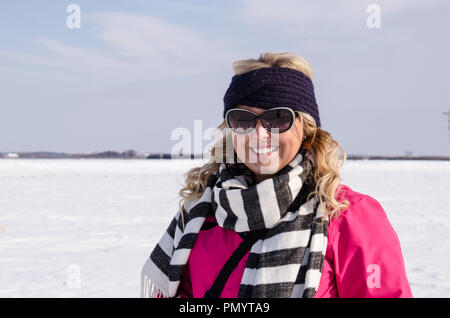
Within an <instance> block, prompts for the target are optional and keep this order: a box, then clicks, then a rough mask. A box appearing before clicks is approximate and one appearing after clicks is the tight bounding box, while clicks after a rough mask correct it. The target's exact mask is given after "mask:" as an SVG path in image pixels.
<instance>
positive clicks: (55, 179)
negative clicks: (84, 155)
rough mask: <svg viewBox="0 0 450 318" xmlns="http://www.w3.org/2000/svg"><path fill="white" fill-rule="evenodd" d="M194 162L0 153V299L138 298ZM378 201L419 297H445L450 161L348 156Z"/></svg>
mask: <svg viewBox="0 0 450 318" xmlns="http://www.w3.org/2000/svg"><path fill="white" fill-rule="evenodd" d="M201 162H202V161H200V160H185V161H184V160H173V161H170V160H154V161H153V160H97V159H88V160H66V159H59V160H58V159H55V160H52V159H48V160H39V159H34V160H33V159H30V160H27V159H2V160H0V297H139V293H140V269H141V267H142V265H143V263H144V262H145V260H146V258H147V257H148V255H149V252H150V250H151V249H152V247H153V245H154V244H155V243H156V242H157V241H158V240H159V238H160V236H161V235H162V233H163V231H164V230H165V229H166V227H167V225H168V222H169V221H170V220H171V219H172V217H173V215H174V214H175V213H176V211H177V208H178V197H177V192H178V191H179V189H180V186H181V183H182V181H183V176H182V175H183V173H184V172H185V171H187V170H188V169H189V168H190V167H193V166H197V165H200V164H201ZM342 176H343V180H342V183H344V184H346V185H348V186H350V187H351V188H353V190H355V191H357V192H361V193H365V194H368V195H370V196H372V197H374V198H375V199H377V200H378V201H379V202H380V203H381V205H382V206H383V208H384V209H385V211H386V213H387V215H388V217H389V220H390V222H391V224H392V225H393V227H394V229H395V230H396V231H397V234H398V236H399V238H400V242H401V244H402V250H403V253H404V258H405V263H406V270H407V275H408V278H409V281H410V283H411V287H412V291H413V294H414V296H415V297H450V162H443V161H436V162H433V161H347V162H346V164H345V166H344V168H343V170H342Z"/></svg>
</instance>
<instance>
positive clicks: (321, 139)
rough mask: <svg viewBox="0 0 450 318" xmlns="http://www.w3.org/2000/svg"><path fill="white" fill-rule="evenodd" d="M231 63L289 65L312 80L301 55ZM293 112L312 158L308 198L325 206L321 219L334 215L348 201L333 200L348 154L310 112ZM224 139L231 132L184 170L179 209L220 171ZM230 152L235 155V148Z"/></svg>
mask: <svg viewBox="0 0 450 318" xmlns="http://www.w3.org/2000/svg"><path fill="white" fill-rule="evenodd" d="M232 66H233V70H234V72H235V74H242V73H246V72H249V71H252V70H255V69H258V68H262V67H290V68H293V69H295V70H298V71H300V72H303V73H304V74H305V75H307V76H308V77H309V78H310V79H311V80H312V79H313V75H312V69H311V66H310V65H309V63H308V62H307V61H305V60H304V59H303V58H302V57H301V56H299V55H297V54H294V53H289V52H282V53H270V52H268V53H263V54H261V55H260V56H259V58H258V59H245V60H239V61H235V62H234V63H233V64H232ZM296 113H297V114H298V115H299V116H300V118H301V120H303V133H304V136H305V137H306V138H305V140H303V142H302V144H301V148H304V149H306V150H309V151H310V153H311V154H313V156H314V161H315V167H314V169H313V170H314V173H310V172H311V169H312V167H309V168H308V166H307V167H306V169H305V172H304V173H305V174H307V175H313V178H314V183H315V189H314V191H312V192H311V193H310V194H309V196H308V199H309V197H310V196H313V195H315V194H317V196H318V199H319V202H320V204H322V206H325V207H326V213H325V214H324V218H327V217H328V216H329V217H331V218H333V217H337V216H338V215H339V213H340V211H342V210H345V209H347V208H348V206H349V204H350V203H349V202H348V200H344V201H343V202H339V201H337V199H336V195H337V193H338V192H339V190H340V189H338V187H340V175H339V171H340V169H341V168H342V166H343V165H344V163H345V160H346V157H347V155H346V153H345V151H344V149H343V148H342V147H341V146H340V145H339V143H338V142H337V141H336V140H335V139H333V138H332V137H331V135H330V133H328V132H327V131H325V130H323V129H321V128H318V127H316V122H315V120H314V119H313V118H312V117H311V116H310V115H308V114H306V113H303V112H299V111H296ZM225 128H226V124H225V122H222V123H221V124H220V125H219V126H218V127H217V129H218V130H219V131H221V132H223V131H224V130H226V129H225ZM226 131H227V130H226ZM227 142H232V140H231V139H230V134H224V136H223V137H222V138H220V139H219V140H218V141H217V143H216V144H215V145H214V146H213V147H212V149H211V151H210V152H211V156H210V159H209V161H208V162H207V163H206V164H205V165H203V166H202V167H195V168H192V169H190V170H189V171H188V172H187V173H185V175H184V176H185V186H184V187H183V188H182V189H181V190H180V192H179V195H180V196H181V197H182V199H181V200H180V208H181V207H183V208H184V209H186V203H188V202H190V201H193V200H196V199H198V198H200V197H201V196H202V195H203V192H204V190H205V188H206V187H207V184H208V179H209V177H210V176H211V175H213V174H215V173H216V172H217V171H218V170H219V166H220V164H221V163H222V162H228V161H226V160H227V158H226V156H227V151H226V150H225V148H226V144H227ZM233 153H234V158H236V153H235V152H234V149H233ZM228 155H229V154H228Z"/></svg>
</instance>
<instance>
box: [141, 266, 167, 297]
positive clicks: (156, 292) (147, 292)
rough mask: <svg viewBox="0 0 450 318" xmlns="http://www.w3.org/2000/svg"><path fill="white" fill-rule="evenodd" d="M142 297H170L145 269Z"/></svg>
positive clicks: (142, 275)
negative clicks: (151, 278)
mask: <svg viewBox="0 0 450 318" xmlns="http://www.w3.org/2000/svg"><path fill="white" fill-rule="evenodd" d="M141 298H170V297H169V295H167V294H166V293H164V292H163V291H162V290H161V289H160V288H159V287H158V286H156V284H155V283H154V282H153V281H151V280H150V277H148V276H147V275H146V274H145V272H144V270H143V269H142V271H141Z"/></svg>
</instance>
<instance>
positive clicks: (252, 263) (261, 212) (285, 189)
mask: <svg viewBox="0 0 450 318" xmlns="http://www.w3.org/2000/svg"><path fill="white" fill-rule="evenodd" d="M304 159H305V160H304ZM307 164H310V165H311V166H312V167H313V166H314V158H313V157H312V156H311V154H310V153H309V152H307V151H304V150H301V151H300V152H299V153H298V154H297V155H296V157H295V158H294V159H293V160H292V161H291V162H290V163H289V164H288V165H287V166H286V167H284V168H283V169H281V170H280V171H279V172H278V173H277V174H276V175H275V176H274V177H272V178H269V179H266V180H264V181H262V182H260V183H258V184H253V181H252V180H253V177H252V175H251V174H249V173H248V171H249V169H248V168H247V169H245V168H242V166H243V164H235V165H232V166H228V165H226V164H221V166H220V168H219V172H218V173H216V174H215V175H213V176H212V177H211V178H210V179H209V182H208V186H207V188H206V189H205V191H204V193H203V195H202V196H201V198H199V199H197V200H194V201H190V202H188V203H187V204H186V210H184V209H183V211H182V212H180V211H178V213H177V214H176V215H175V217H174V218H173V220H172V222H171V223H170V225H169V227H168V229H167V231H166V232H165V233H164V235H163V237H162V238H161V239H160V241H159V242H158V244H157V245H156V247H155V248H154V250H153V251H152V253H151V254H150V256H149V258H148V259H147V261H146V263H145V265H144V267H143V269H142V273H141V297H179V293H180V290H179V287H180V282H181V279H182V273H183V269H184V266H185V265H186V263H187V261H188V258H189V255H190V252H191V249H192V247H193V245H194V243H195V240H196V238H197V235H198V233H199V231H200V229H201V228H202V225H203V223H204V221H205V218H206V217H207V216H208V214H210V213H211V214H213V215H215V217H216V220H217V223H218V224H219V226H222V227H224V228H227V229H231V230H234V231H236V232H248V231H252V230H260V229H267V230H268V231H267V232H266V234H265V236H264V237H263V238H262V239H260V240H258V241H257V242H256V243H255V244H254V245H253V246H252V248H251V250H250V254H249V257H248V261H247V263H246V266H245V270H244V274H243V277H242V281H241V285H240V288H239V293H238V297H244V298H249V297H252V298H265V297H282V298H287V297H304V298H306V297H313V296H314V294H315V292H316V290H317V287H318V285H319V281H320V277H321V272H322V266H323V261H324V257H325V251H326V247H327V234H328V220H327V219H326V218H325V219H324V218H322V216H323V208H322V205H319V202H318V199H317V197H316V196H312V197H311V198H310V199H309V200H308V201H307V200H306V199H307V196H308V194H309V193H310V192H311V191H312V190H313V188H314V185H313V182H310V180H312V176H311V175H306V173H303V172H306V171H307V169H306V165H307ZM311 171H312V170H311ZM217 176H218V177H217Z"/></svg>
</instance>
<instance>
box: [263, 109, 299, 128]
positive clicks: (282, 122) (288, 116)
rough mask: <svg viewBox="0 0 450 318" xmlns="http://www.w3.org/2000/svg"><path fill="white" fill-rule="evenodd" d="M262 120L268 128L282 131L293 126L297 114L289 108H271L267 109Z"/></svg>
mask: <svg viewBox="0 0 450 318" xmlns="http://www.w3.org/2000/svg"><path fill="white" fill-rule="evenodd" d="M260 120H261V121H262V122H263V125H264V127H266V129H269V130H270V129H278V131H279V132H280V133H282V132H284V131H286V130H288V129H289V128H290V127H291V126H292V124H293V122H294V120H295V116H294V115H293V113H292V112H291V111H290V110H288V109H273V110H272V109H271V110H268V111H266V112H265V113H264V114H263V115H262V116H261V118H260Z"/></svg>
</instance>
